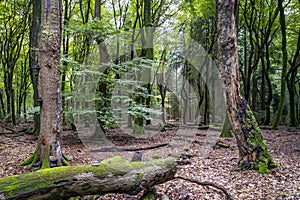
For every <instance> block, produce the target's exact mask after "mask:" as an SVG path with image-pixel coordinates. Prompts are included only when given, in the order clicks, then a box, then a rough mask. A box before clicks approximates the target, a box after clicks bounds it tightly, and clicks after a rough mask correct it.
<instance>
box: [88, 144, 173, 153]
mask: <svg viewBox="0 0 300 200" xmlns="http://www.w3.org/2000/svg"><path fill="white" fill-rule="evenodd" d="M167 145H168V143H162V144H157V145H153V146H147V147H117V146H115V147H106V148H101V149H92V150H91V152H115V151H143V150H150V149H156V148H160V147H164V146H167Z"/></svg>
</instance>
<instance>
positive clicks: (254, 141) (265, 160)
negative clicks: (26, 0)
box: [216, 0, 277, 173]
mask: <svg viewBox="0 0 300 200" xmlns="http://www.w3.org/2000/svg"><path fill="white" fill-rule="evenodd" d="M237 6H238V0H217V1H216V8H217V20H218V22H217V26H218V28H217V29H218V68H219V71H220V75H221V79H222V82H223V87H224V96H225V101H226V106H227V114H228V117H229V121H230V124H231V127H232V130H233V134H234V136H235V138H236V140H237V145H238V149H239V167H240V168H241V169H255V170H257V171H259V172H260V173H268V172H269V169H271V168H274V167H276V166H277V164H276V163H275V162H274V161H273V160H272V157H271V155H270V154H269V152H268V149H267V146H266V143H265V141H264V140H263V137H262V134H261V130H260V128H259V127H258V124H257V122H256V119H255V117H254V115H253V113H252V111H251V109H250V107H249V105H248V102H247V101H246V99H245V98H244V97H243V96H242V95H241V93H240V82H239V81H240V80H239V79H240V76H239V68H238V49H237V34H236V22H235V13H236V10H237Z"/></svg>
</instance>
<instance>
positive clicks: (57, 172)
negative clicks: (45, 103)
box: [0, 156, 175, 198]
mask: <svg viewBox="0 0 300 200" xmlns="http://www.w3.org/2000/svg"><path fill="white" fill-rule="evenodd" d="M152 165H159V166H166V167H174V166H175V163H174V162H173V161H152V162H126V161H124V160H123V158H122V157H120V156H116V157H112V158H110V159H107V160H104V161H102V162H101V163H100V165H99V166H97V167H95V166H91V165H77V166H62V167H56V168H48V169H43V170H39V171H36V172H32V173H28V174H22V175H13V176H9V177H5V178H1V179H0V188H1V191H2V192H4V193H5V194H6V195H7V197H8V198H12V197H14V196H15V195H16V194H20V193H26V192H29V191H32V190H34V189H41V188H47V187H49V185H50V186H51V185H55V184H57V182H59V181H60V180H69V179H70V180H71V179H73V178H74V177H75V176H77V175H80V174H85V173H88V172H90V173H92V174H93V175H94V176H96V177H99V178H101V177H105V176H107V175H108V174H115V175H121V174H125V173H126V172H128V171H130V170H133V169H140V168H143V167H146V166H152ZM142 176H143V175H142V174H139V175H138V177H137V178H139V179H141V178H142ZM32 180H34V181H32ZM88 187H89V186H88V185H86V186H83V189H88ZM102 189H103V188H99V190H102Z"/></svg>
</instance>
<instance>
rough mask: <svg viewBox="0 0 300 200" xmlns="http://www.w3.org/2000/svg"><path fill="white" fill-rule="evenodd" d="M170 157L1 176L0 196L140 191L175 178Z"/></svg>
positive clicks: (117, 160) (56, 196) (48, 196)
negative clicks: (160, 159)
mask: <svg viewBox="0 0 300 200" xmlns="http://www.w3.org/2000/svg"><path fill="white" fill-rule="evenodd" d="M175 173H176V163H175V162H173V161H170V160H165V161H151V162H127V161H124V160H123V159H122V158H121V157H120V156H117V157H113V158H110V159H107V160H103V161H101V162H100V165H99V166H91V165H78V166H63V167H57V168H49V169H44V170H39V171H36V172H32V173H27V174H21V175H14V176H8V177H5V178H1V179H0V199H1V200H2V199H68V198H70V197H72V196H83V195H94V194H95V195H96V194H97V195H103V194H107V193H127V194H137V193H139V192H140V191H142V190H143V189H145V188H149V187H152V186H154V185H157V184H160V183H164V182H167V181H169V180H172V179H174V175H175Z"/></svg>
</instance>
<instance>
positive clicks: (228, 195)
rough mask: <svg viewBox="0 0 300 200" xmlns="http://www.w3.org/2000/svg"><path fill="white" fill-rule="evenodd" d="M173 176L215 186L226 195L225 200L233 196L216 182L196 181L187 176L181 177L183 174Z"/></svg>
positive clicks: (230, 199)
mask: <svg viewBox="0 0 300 200" xmlns="http://www.w3.org/2000/svg"><path fill="white" fill-rule="evenodd" d="M175 178H177V179H182V180H185V181H189V182H191V183H196V184H198V185H202V186H212V187H215V188H217V189H219V190H221V191H222V192H223V193H224V194H225V195H226V199H227V200H233V197H232V196H231V195H230V194H229V193H228V192H227V191H226V189H225V188H224V187H223V186H221V185H219V184H217V183H212V182H208V181H198V180H196V179H191V178H187V177H183V176H175Z"/></svg>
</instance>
